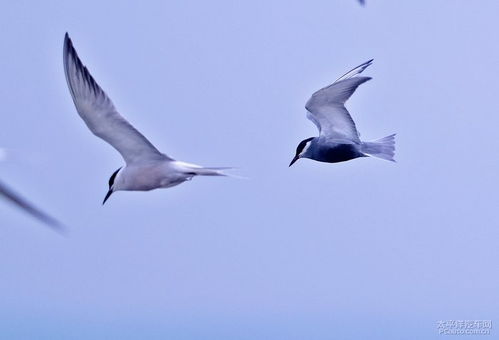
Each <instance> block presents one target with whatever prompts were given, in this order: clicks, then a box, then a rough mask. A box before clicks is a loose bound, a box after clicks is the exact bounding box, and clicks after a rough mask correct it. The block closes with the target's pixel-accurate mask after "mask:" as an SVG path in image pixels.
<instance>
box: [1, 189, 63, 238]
mask: <svg viewBox="0 0 499 340" xmlns="http://www.w3.org/2000/svg"><path fill="white" fill-rule="evenodd" d="M0 196H3V197H4V198H5V199H7V200H8V201H10V202H11V203H13V204H15V205H17V206H18V207H19V208H21V209H23V210H24V211H26V212H27V213H29V214H30V215H31V216H33V217H35V218H37V219H38V220H40V221H42V222H43V223H45V224H46V225H48V226H49V227H52V228H54V229H55V230H57V231H59V232H62V231H63V226H62V225H61V224H60V223H59V222H58V221H57V220H55V219H54V218H52V217H50V216H49V215H47V214H45V213H44V212H42V211H41V210H38V209H37V208H35V207H34V206H33V205H32V204H30V203H28V201H26V200H25V199H24V198H22V197H21V196H19V195H18V194H16V193H15V192H14V191H13V190H12V189H10V188H9V187H7V186H6V185H5V184H3V183H2V182H0Z"/></svg>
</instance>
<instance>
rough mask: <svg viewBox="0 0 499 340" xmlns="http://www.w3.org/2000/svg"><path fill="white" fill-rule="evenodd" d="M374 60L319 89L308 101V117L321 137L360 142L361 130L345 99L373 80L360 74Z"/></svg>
mask: <svg viewBox="0 0 499 340" xmlns="http://www.w3.org/2000/svg"><path fill="white" fill-rule="evenodd" d="M371 63H372V59H371V60H369V61H367V62H365V63H363V64H362V65H359V66H357V67H356V68H354V69H352V70H351V71H349V72H347V73H345V74H344V75H343V76H341V77H340V78H338V80H336V81H335V82H334V83H333V84H331V85H329V86H327V87H324V88H322V89H320V90H319V91H317V92H315V93H314V94H313V95H312V97H311V98H310V99H309V100H308V102H307V103H306V104H305V108H306V109H307V118H308V119H310V120H311V121H312V122H313V123H314V124H315V125H316V126H317V128H318V129H319V132H320V136H323V137H327V138H328V139H342V140H345V139H346V140H350V141H353V142H355V143H360V138H359V133H358V132H357V128H356V127H355V123H354V121H353V119H352V117H351V116H350V114H349V113H348V111H347V109H346V108H345V102H346V101H347V100H348V98H350V96H351V95H352V94H353V93H354V92H355V90H356V89H357V87H358V86H359V85H360V84H363V83H365V82H366V81H368V80H370V79H371V78H370V77H359V76H357V75H358V74H359V73H361V72H362V71H364V70H365V69H366V68H367V67H368V66H369V65H371Z"/></svg>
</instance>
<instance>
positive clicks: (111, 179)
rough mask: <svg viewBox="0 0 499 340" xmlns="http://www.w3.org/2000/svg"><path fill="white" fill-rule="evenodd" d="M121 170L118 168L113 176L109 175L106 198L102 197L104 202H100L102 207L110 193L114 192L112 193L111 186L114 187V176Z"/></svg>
mask: <svg viewBox="0 0 499 340" xmlns="http://www.w3.org/2000/svg"><path fill="white" fill-rule="evenodd" d="M120 170H121V168H119V169H118V170H116V171H115V172H113V174H112V175H111V177H109V190H108V192H107V194H106V197H104V201H103V202H102V205H104V203H106V201H107V199H108V198H109V197H110V196H111V195H112V193H113V192H114V191H113V185H114V180H115V179H116V175H118V172H119V171H120Z"/></svg>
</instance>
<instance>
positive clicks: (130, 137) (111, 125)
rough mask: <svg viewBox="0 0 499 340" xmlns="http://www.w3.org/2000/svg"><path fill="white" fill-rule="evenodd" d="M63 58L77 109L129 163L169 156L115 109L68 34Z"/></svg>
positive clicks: (94, 131)
mask: <svg viewBox="0 0 499 340" xmlns="http://www.w3.org/2000/svg"><path fill="white" fill-rule="evenodd" d="M63 59H64V73H65V75H66V81H67V83H68V86H69V91H70V92H71V96H72V97H73V101H74V104H75V106H76V110H77V111H78V114H79V115H80V117H81V118H82V119H83V121H84V122H85V123H86V125H87V126H88V128H89V129H90V131H92V133H93V134H94V135H96V136H97V137H100V138H102V139H103V140H105V141H106V142H108V143H109V144H111V146H113V147H114V148H115V149H116V150H118V152H119V153H120V154H121V156H122V157H123V158H124V160H125V162H126V163H127V164H131V163H136V162H142V161H148V160H153V159H154V160H156V159H170V158H169V157H168V156H166V155H164V154H162V153H161V152H159V151H158V149H156V148H155V147H154V145H152V144H151V142H149V141H148V140H147V138H146V137H144V136H143V135H142V134H141V133H140V132H139V131H138V130H137V129H135V128H134V127H133V126H132V125H131V124H130V123H129V122H128V121H127V120H126V119H125V118H123V116H121V115H120V114H119V113H118V111H116V109H115V107H114V105H113V103H112V101H111V99H110V98H109V97H108V96H107V95H106V93H105V92H104V91H103V90H102V89H101V88H100V86H99V85H98V84H97V82H96V81H95V80H94V78H93V77H92V75H91V74H90V72H89V71H88V70H87V68H86V67H85V66H84V65H83V64H82V62H81V60H80V58H79V57H78V54H77V53H76V50H75V49H74V47H73V43H72V41H71V39H70V38H69V36H68V34H67V33H66V35H65V37H64V55H63Z"/></svg>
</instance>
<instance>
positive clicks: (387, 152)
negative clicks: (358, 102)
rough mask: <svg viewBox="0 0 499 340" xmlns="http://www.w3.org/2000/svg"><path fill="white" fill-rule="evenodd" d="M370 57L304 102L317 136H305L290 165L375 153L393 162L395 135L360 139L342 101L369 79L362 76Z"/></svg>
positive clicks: (346, 159) (342, 160)
mask: <svg viewBox="0 0 499 340" xmlns="http://www.w3.org/2000/svg"><path fill="white" fill-rule="evenodd" d="M372 61H373V59H371V60H369V61H367V62H365V63H363V64H362V65H359V66H357V67H355V68H354V69H352V70H351V71H348V72H347V73H345V74H344V75H343V76H341V77H340V78H338V80H336V81H335V82H334V83H333V84H331V85H329V86H326V87H324V88H323V89H320V90H319V91H317V92H315V93H314V94H313V95H312V97H311V98H310V99H309V100H308V102H307V103H306V104H305V108H306V109H307V118H308V119H310V120H311V121H312V122H313V123H314V124H315V125H316V126H317V128H318V129H319V137H310V138H307V139H305V140H303V141H301V142H300V144H298V147H297V148H296V154H295V157H294V158H293V160H292V161H291V163H290V164H289V166H291V165H293V163H294V162H296V161H297V160H298V159H300V158H310V159H313V160H316V161H319V162H327V163H337V162H344V161H348V160H351V159H354V158H358V157H367V156H374V157H378V158H382V159H386V160H389V161H394V159H393V156H394V155H395V134H393V135H390V136H386V137H384V138H381V139H378V140H375V141H371V142H363V141H361V140H360V135H359V133H358V132H357V128H356V127H355V123H354V121H353V119H352V117H351V116H350V114H349V113H348V111H347V109H346V108H345V102H346V101H347V100H348V98H350V96H351V95H352V94H353V93H354V92H355V90H356V89H357V87H358V86H359V85H360V84H363V83H365V82H366V81H368V80H370V79H371V78H370V77H361V76H358V74H360V73H362V71H364V70H365V69H366V68H367V67H368V66H369V65H371V63H372Z"/></svg>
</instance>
